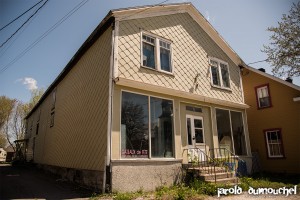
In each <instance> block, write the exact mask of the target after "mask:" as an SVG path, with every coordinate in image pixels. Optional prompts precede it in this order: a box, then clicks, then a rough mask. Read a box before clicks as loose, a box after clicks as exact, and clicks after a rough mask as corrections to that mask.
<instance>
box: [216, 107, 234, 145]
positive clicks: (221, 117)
mask: <svg viewBox="0 0 300 200" xmlns="http://www.w3.org/2000/svg"><path fill="white" fill-rule="evenodd" d="M216 115H217V130H218V139H219V146H220V148H227V149H228V150H230V151H232V150H233V147H232V140H231V130H230V118H229V111H228V110H221V109H216Z"/></svg>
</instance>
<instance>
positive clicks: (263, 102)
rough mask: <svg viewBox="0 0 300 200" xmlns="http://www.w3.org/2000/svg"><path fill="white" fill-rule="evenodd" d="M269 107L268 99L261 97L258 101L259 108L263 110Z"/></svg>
mask: <svg viewBox="0 0 300 200" xmlns="http://www.w3.org/2000/svg"><path fill="white" fill-rule="evenodd" d="M269 106H271V105H270V98H269V97H263V98H260V99H259V107H260V108H264V107H269Z"/></svg>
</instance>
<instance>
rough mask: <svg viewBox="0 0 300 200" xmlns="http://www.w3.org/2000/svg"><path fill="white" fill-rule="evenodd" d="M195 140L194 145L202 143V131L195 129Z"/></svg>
mask: <svg viewBox="0 0 300 200" xmlns="http://www.w3.org/2000/svg"><path fill="white" fill-rule="evenodd" d="M195 139H196V143H204V141H203V130H202V129H195Z"/></svg>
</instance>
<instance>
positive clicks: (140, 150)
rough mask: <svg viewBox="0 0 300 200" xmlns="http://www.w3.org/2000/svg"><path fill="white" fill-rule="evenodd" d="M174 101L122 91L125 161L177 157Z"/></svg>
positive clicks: (122, 151) (123, 150)
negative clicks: (175, 152)
mask: <svg viewBox="0 0 300 200" xmlns="http://www.w3.org/2000/svg"><path fill="white" fill-rule="evenodd" d="M173 141H174V140H173V101H171V100H167V99H162V98H157V97H151V96H146V95H141V94H135V93H129V92H122V110H121V156H122V158H164V157H173V156H174V152H173V151H174V145H173V143H174V142H173Z"/></svg>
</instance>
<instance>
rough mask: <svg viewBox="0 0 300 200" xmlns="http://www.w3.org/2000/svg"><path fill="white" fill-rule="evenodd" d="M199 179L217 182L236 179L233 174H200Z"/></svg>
mask: <svg viewBox="0 0 300 200" xmlns="http://www.w3.org/2000/svg"><path fill="white" fill-rule="evenodd" d="M198 176H199V178H201V179H202V180H204V181H209V180H215V178H216V179H224V178H234V177H235V176H234V173H231V172H221V173H216V174H207V173H200V174H199V175H198Z"/></svg>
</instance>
